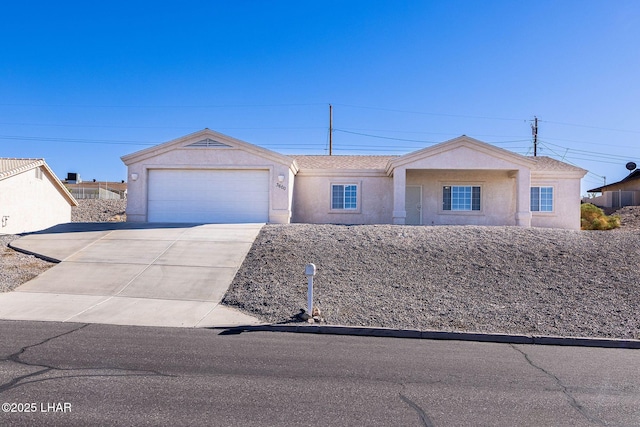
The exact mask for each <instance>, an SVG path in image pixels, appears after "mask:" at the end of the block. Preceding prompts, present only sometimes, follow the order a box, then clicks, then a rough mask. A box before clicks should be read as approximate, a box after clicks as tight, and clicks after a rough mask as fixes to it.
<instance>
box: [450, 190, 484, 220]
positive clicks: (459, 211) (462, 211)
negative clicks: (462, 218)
mask: <svg viewBox="0 0 640 427" xmlns="http://www.w3.org/2000/svg"><path fill="white" fill-rule="evenodd" d="M447 187H449V188H450V191H451V195H450V197H451V200H450V205H451V206H450V209H445V206H444V191H445V188H447ZM453 187H470V188H471V209H469V210H466V209H453ZM474 187H477V188H479V191H480V200H479V203H480V206H479V209H475V210H474V209H473V188H474ZM483 193H484V190H483V186H482V185H480V184H477V183H455V184H450V183H441V185H440V202H441V204H440V212H441V213H445V214H454V215H455V214H464V215H478V214H481V213H482V212H483V210H484V202H483V201H482V195H483Z"/></svg>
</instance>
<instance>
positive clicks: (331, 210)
mask: <svg viewBox="0 0 640 427" xmlns="http://www.w3.org/2000/svg"><path fill="white" fill-rule="evenodd" d="M335 186H342V187H343V193H342V197H343V199H342V201H343V203H344V200H345V199H344V197H345V192H346V187H350V186H354V187H355V188H356V194H355V199H356V200H355V203H356V206H355V208H344V207H342V208H334V207H333V188H334V187H335ZM361 189H362V185H361V183H360V182H356V181H344V182H342V181H332V182H331V183H329V213H360V212H361V206H362V203H361V200H362V199H361V197H362V194H361Z"/></svg>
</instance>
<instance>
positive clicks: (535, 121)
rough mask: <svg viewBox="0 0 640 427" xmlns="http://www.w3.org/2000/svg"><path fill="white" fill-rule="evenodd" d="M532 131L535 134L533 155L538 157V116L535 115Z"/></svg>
mask: <svg viewBox="0 0 640 427" xmlns="http://www.w3.org/2000/svg"><path fill="white" fill-rule="evenodd" d="M531 133H532V134H533V157H536V156H537V155H538V118H537V117H536V116H533V124H532V125H531Z"/></svg>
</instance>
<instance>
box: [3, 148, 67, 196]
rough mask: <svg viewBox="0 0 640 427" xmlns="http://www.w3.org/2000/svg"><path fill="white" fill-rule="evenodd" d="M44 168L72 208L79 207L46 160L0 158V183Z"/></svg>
mask: <svg viewBox="0 0 640 427" xmlns="http://www.w3.org/2000/svg"><path fill="white" fill-rule="evenodd" d="M36 168H42V171H43V173H44V174H46V175H47V177H48V178H49V179H50V180H51V182H52V183H53V186H54V187H55V188H56V189H57V190H58V191H59V192H60V194H61V195H62V197H64V198H65V199H66V200H67V202H69V204H70V205H71V206H78V202H77V201H76V199H75V198H74V197H73V196H72V195H71V193H70V192H69V190H67V188H66V187H65V186H64V185H63V184H62V182H61V181H60V180H59V179H58V177H57V176H56V174H55V173H53V171H52V170H51V168H49V165H47V163H46V162H45V161H44V159H10V158H0V181H2V180H5V179H8V178H11V177H13V176H16V175H19V174H21V173H24V172H27V171H30V170H32V169H36Z"/></svg>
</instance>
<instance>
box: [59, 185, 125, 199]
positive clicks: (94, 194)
mask: <svg viewBox="0 0 640 427" xmlns="http://www.w3.org/2000/svg"><path fill="white" fill-rule="evenodd" d="M69 192H71V194H72V195H73V197H75V198H76V199H80V200H81V199H108V200H115V199H126V198H127V193H126V191H119V190H111V189H109V188H106V189H105V188H95V187H91V188H84V187H76V188H72V189H70V190H69Z"/></svg>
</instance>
